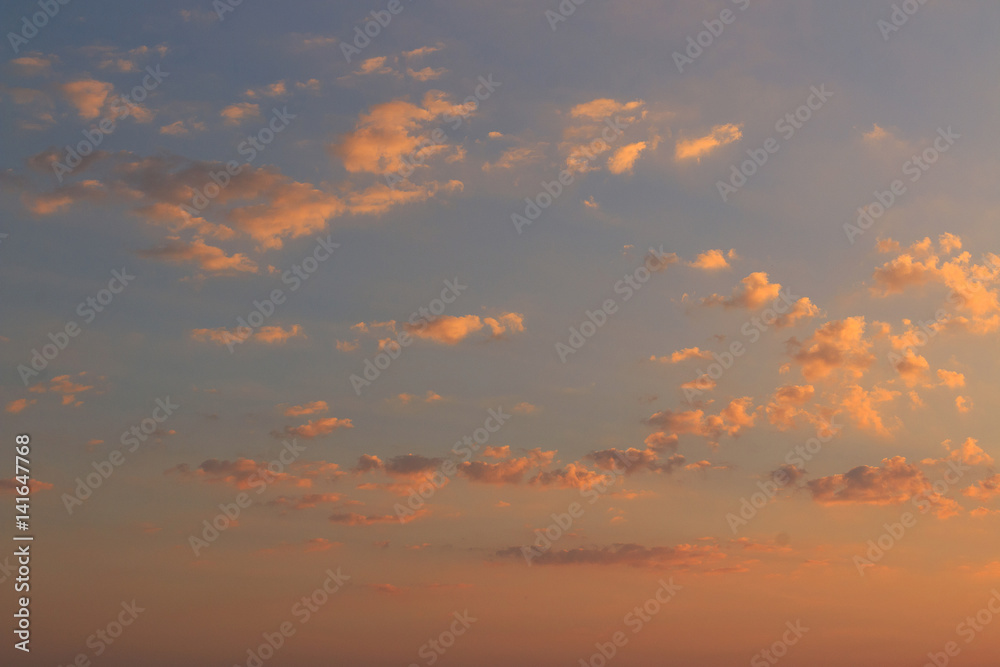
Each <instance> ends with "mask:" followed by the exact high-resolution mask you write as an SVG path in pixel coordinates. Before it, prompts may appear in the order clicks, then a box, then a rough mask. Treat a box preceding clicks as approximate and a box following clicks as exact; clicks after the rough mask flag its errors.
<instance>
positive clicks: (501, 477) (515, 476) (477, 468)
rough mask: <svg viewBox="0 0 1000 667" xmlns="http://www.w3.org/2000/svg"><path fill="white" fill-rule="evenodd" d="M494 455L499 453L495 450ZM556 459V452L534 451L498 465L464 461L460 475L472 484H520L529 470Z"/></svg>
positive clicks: (460, 467)
mask: <svg viewBox="0 0 1000 667" xmlns="http://www.w3.org/2000/svg"><path fill="white" fill-rule="evenodd" d="M493 453H494V454H496V453H498V452H496V450H494V452H493ZM554 458H555V452H543V451H542V450H541V449H533V450H531V451H530V452H528V455H527V456H522V457H517V458H509V459H504V460H501V461H498V462H497V463H487V462H485V461H463V462H462V463H460V464H459V465H458V474H459V475H461V476H462V477H465V478H466V479H467V480H469V481H470V482H477V483H480V484H520V483H521V481H522V480H523V479H524V475H525V474H526V473H527V472H528V471H529V470H531V469H532V468H537V467H541V466H546V465H549V464H550V463H552V460H553V459H554Z"/></svg>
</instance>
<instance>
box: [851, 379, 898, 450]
mask: <svg viewBox="0 0 1000 667" xmlns="http://www.w3.org/2000/svg"><path fill="white" fill-rule="evenodd" d="M846 389H847V394H846V395H845V396H843V397H842V398H841V399H840V402H839V403H838V407H839V408H840V409H841V410H843V411H845V412H847V414H848V416H849V417H850V418H851V419H852V420H853V421H854V423H855V424H857V426H858V427H860V428H863V429H866V430H869V431H874V432H875V433H877V434H878V435H881V436H885V437H888V436H890V435H892V432H893V430H895V429H896V428H899V426H900V423H899V420H898V418H897V419H896V420H894V422H893V423H892V424H891V425H890V426H886V424H885V423H884V421H883V419H882V415H881V413H879V411H878V408H876V407H875V406H876V405H878V404H879V403H888V402H890V401H893V400H895V399H896V397H897V396H899V395H900V392H898V391H890V390H888V389H884V388H882V387H872V389H871V390H866V389H864V388H863V387H861V386H859V385H856V384H852V385H849V386H848V387H847V388H846Z"/></svg>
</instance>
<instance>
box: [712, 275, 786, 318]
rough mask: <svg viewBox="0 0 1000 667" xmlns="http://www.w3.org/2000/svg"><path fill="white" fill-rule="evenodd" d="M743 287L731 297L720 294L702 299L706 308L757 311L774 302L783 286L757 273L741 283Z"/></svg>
mask: <svg viewBox="0 0 1000 667" xmlns="http://www.w3.org/2000/svg"><path fill="white" fill-rule="evenodd" d="M741 283H742V284H741V285H740V286H739V287H736V288H735V289H734V290H733V293H732V295H731V296H728V297H725V296H721V295H719V294H713V295H712V296H709V297H705V298H704V299H702V303H703V304H704V305H706V306H714V305H717V304H721V305H723V306H725V307H727V308H747V309H750V310H756V309H758V308H760V307H762V306H764V305H765V304H767V303H770V302H771V301H774V300H775V299H777V298H778V296H779V295H780V294H781V284H780V283H772V282H771V281H770V279H769V278H768V275H767V273H765V272H763V271H757V272H755V273H751V274H750V275H749V276H747V277H746V278H744V279H743V280H742V281H741Z"/></svg>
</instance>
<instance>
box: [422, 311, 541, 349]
mask: <svg viewBox="0 0 1000 667" xmlns="http://www.w3.org/2000/svg"><path fill="white" fill-rule="evenodd" d="M403 327H404V329H406V330H407V331H408V332H409V333H411V334H412V335H414V336H415V337H417V338H422V339H425V340H430V341H434V342H435V343H441V344H442V345H457V344H458V343H460V342H462V341H463V340H465V339H466V338H468V337H470V336H472V335H473V334H475V333H478V332H480V331H482V330H483V329H484V328H486V327H489V330H490V333H489V335H488V337H489V338H499V337H501V336H502V335H504V334H506V333H508V332H509V333H520V332H523V331H524V316H523V315H521V314H520V313H502V314H500V315H497V316H496V317H485V318H482V317H479V316H478V315H464V316H461V317H456V316H452V315H443V316H441V317H437V318H435V319H433V320H431V321H430V322H426V321H425V322H420V323H417V324H409V323H407V324H404V325H403Z"/></svg>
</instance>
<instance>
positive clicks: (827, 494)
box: [807, 456, 930, 505]
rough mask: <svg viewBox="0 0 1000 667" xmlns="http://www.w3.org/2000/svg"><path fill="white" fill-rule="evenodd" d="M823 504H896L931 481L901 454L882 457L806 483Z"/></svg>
mask: <svg viewBox="0 0 1000 667" xmlns="http://www.w3.org/2000/svg"><path fill="white" fill-rule="evenodd" d="M807 486H808V488H809V490H810V491H811V492H812V497H813V500H815V501H816V502H817V503H820V504H821V505H845V504H866V505H895V504H898V503H902V502H905V501H907V500H909V499H910V498H913V497H914V496H917V495H920V494H922V493H925V492H926V491H927V490H928V489H929V488H930V483H929V482H928V481H927V478H926V477H925V476H924V474H923V473H922V472H921V471H920V470H919V469H918V468H917V467H916V466H915V465H912V464H910V463H907V462H906V459H905V458H904V457H902V456H896V457H893V458H887V459H882V464H881V465H879V466H858V467H856V468H852V469H851V470H849V471H848V472H846V473H839V474H836V475H830V476H829V477H820V478H819V479H814V480H811V481H810V482H808V483H807Z"/></svg>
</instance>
